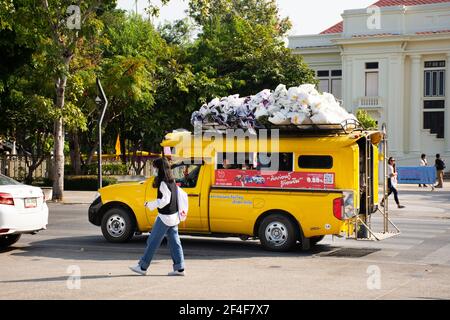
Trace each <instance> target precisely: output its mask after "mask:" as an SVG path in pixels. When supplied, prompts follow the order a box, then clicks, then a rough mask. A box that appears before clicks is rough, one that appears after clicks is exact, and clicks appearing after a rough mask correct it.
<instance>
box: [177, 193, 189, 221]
mask: <svg viewBox="0 0 450 320" xmlns="http://www.w3.org/2000/svg"><path fill="white" fill-rule="evenodd" d="M177 201H178V216H179V217H180V221H186V219H187V215H188V211H189V196H188V194H187V193H186V192H185V191H184V190H183V189H181V188H180V187H178V186H177Z"/></svg>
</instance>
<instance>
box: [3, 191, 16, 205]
mask: <svg viewBox="0 0 450 320" xmlns="http://www.w3.org/2000/svg"><path fill="white" fill-rule="evenodd" d="M0 204H3V205H7V206H13V205H14V199H13V197H12V195H10V194H9V193H3V192H0Z"/></svg>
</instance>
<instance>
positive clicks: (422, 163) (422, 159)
mask: <svg viewBox="0 0 450 320" xmlns="http://www.w3.org/2000/svg"><path fill="white" fill-rule="evenodd" d="M420 166H421V167H428V160H427V155H426V154H422V156H421V157H420ZM422 187H424V188H426V187H427V185H426V184H419V188H422Z"/></svg>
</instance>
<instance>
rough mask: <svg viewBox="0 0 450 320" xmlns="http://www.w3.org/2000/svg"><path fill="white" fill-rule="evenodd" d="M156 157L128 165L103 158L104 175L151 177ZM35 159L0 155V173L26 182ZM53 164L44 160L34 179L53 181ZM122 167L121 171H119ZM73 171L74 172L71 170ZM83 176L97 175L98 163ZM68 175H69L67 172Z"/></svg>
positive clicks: (133, 160) (133, 159) (137, 159)
mask: <svg viewBox="0 0 450 320" xmlns="http://www.w3.org/2000/svg"><path fill="white" fill-rule="evenodd" d="M153 159H154V157H147V156H136V157H129V159H128V161H127V163H126V164H122V162H121V161H120V160H118V159H116V158H115V157H107V156H105V157H103V158H102V165H103V170H102V171H103V173H104V175H127V176H146V177H148V176H151V175H152V161H153ZM32 160H33V158H32V157H31V156H23V155H21V156H18V155H0V173H1V174H4V175H6V176H8V177H11V178H13V179H16V180H19V181H24V180H25V179H26V178H27V177H28V175H29V172H30V170H31V166H32V165H33V161H32ZM52 162H53V159H52V157H51V156H47V157H45V158H44V160H43V161H42V162H41V163H40V164H39V165H37V166H36V168H35V169H34V170H33V173H32V176H31V177H32V179H33V180H35V179H51V178H52ZM117 166H120V168H119V169H120V170H117ZM66 168H70V163H69V164H66ZM69 171H72V170H69ZM83 171H84V172H83V174H91V175H96V174H97V171H98V170H97V161H96V160H95V162H94V163H92V164H91V165H90V166H88V167H87V168H84V170H83ZM70 173H72V172H70ZM66 174H69V173H68V172H66Z"/></svg>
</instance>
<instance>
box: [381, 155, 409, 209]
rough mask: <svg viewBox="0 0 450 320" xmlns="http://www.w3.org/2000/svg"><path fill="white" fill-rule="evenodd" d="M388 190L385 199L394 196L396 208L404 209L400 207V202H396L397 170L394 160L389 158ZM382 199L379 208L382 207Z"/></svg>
mask: <svg viewBox="0 0 450 320" xmlns="http://www.w3.org/2000/svg"><path fill="white" fill-rule="evenodd" d="M388 190H389V193H388V195H387V197H386V198H388V197H389V196H390V195H391V194H392V193H393V194H394V199H395V203H397V207H398V208H399V209H403V208H405V207H404V206H402V205H400V201H399V200H398V191H397V170H396V168H395V159H394V158H392V157H390V158H389V160H388ZM384 200H385V199H384V198H383V200H381V206H382V207H383V206H384Z"/></svg>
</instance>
